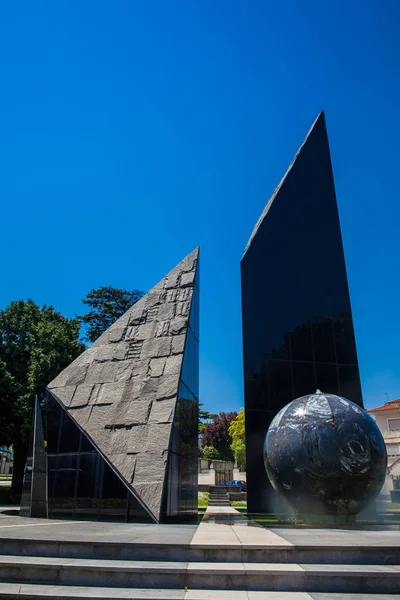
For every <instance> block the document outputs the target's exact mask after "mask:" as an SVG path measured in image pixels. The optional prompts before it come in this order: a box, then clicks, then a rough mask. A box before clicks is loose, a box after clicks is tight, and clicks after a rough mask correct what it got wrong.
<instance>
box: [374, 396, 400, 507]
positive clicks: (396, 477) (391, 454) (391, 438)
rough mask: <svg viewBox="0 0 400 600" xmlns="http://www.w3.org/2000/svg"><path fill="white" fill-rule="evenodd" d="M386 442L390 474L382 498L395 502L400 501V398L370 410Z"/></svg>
mask: <svg viewBox="0 0 400 600" xmlns="http://www.w3.org/2000/svg"><path fill="white" fill-rule="evenodd" d="M367 412H369V413H370V414H371V415H372V417H373V418H374V419H375V421H376V424H377V425H378V427H379V430H380V432H381V434H382V436H383V439H384V440H385V444H386V450H387V455H388V472H387V475H386V480H385V485H384V487H383V489H382V492H381V496H382V497H383V498H384V499H387V500H392V501H393V502H399V501H400V398H398V399H397V400H390V401H389V402H386V403H385V404H383V405H382V406H377V407H376V408H371V409H370V410H368V411H367Z"/></svg>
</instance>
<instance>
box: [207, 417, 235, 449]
mask: <svg viewBox="0 0 400 600" xmlns="http://www.w3.org/2000/svg"><path fill="white" fill-rule="evenodd" d="M236 417H237V412H229V413H225V412H220V413H219V415H215V416H214V417H213V420H212V422H211V423H206V426H205V428H204V431H203V433H202V434H201V436H200V446H201V447H204V446H213V447H214V448H216V449H217V450H218V452H219V455H220V458H221V460H233V454H232V450H231V444H232V437H231V435H230V433H229V426H230V424H231V423H232V421H233V420H234V419H236Z"/></svg>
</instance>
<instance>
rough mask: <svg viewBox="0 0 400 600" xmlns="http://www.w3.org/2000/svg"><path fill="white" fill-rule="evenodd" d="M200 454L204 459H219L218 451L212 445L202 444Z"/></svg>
mask: <svg viewBox="0 0 400 600" xmlns="http://www.w3.org/2000/svg"><path fill="white" fill-rule="evenodd" d="M200 456H201V458H203V459H204V460H219V458H220V456H219V452H218V450H217V449H216V448H214V447H213V446H204V447H203V448H200Z"/></svg>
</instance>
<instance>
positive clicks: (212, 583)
mask: <svg viewBox="0 0 400 600" xmlns="http://www.w3.org/2000/svg"><path fill="white" fill-rule="evenodd" d="M0 581H2V582H7V583H21V584H23V583H36V584H40V583H41V584H45V585H57V586H59V585H62V586H67V585H68V586H85V587H86V586H88V587H103V586H107V587H115V588H152V589H153V588H159V589H181V590H182V589H183V590H185V589H186V588H187V589H190V590H192V589H200V590H227V589H228V590H229V589H233V590H238V591H240V590H252V591H257V590H258V591H286V592H289V591H291V592H329V593H332V592H336V593H343V592H346V593H349V592H352V593H361V592H362V593H368V594H371V593H381V594H382V593H384V594H393V593H395V592H397V591H399V590H400V566H397V565H322V564H295V563H290V564H285V563H241V562H236V563H219V562H211V563H210V562H177V561H165V562H161V561H139V560H132V561H122V560H94V559H79V558H78V559H77V558H75V559H73V558H57V557H30V556H29V557H28V556H0Z"/></svg>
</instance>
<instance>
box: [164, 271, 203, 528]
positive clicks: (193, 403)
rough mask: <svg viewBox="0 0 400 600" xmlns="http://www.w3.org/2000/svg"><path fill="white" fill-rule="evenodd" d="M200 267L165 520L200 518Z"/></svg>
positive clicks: (172, 444)
mask: <svg viewBox="0 0 400 600" xmlns="http://www.w3.org/2000/svg"><path fill="white" fill-rule="evenodd" d="M198 277H199V266H197V269H196V279H195V284H194V289H193V299H192V307H191V311H190V319H189V329H188V332H187V336H186V344H185V350H184V354H183V362H182V370H181V376H180V382H179V390H178V399H177V403H176V408H175V415H174V422H173V425H172V435H171V442H170V449H169V457H168V469H167V485H166V486H165V492H164V498H163V519H162V520H163V521H164V522H166V521H182V520H184V519H189V520H193V519H197V505H198V442H197V438H198V416H199V412H198V411H199V401H198V397H199V279H198Z"/></svg>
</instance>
